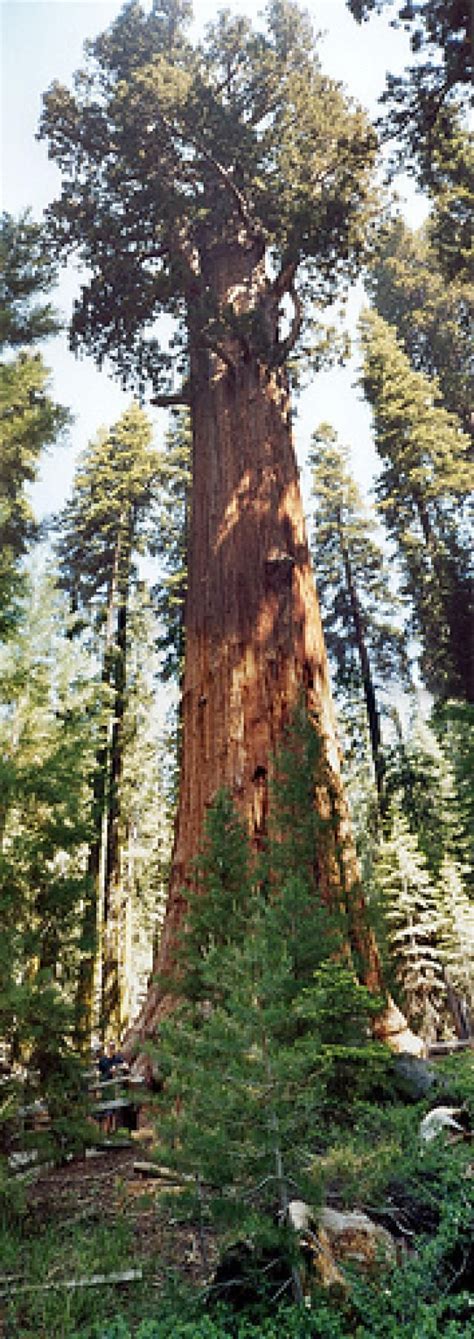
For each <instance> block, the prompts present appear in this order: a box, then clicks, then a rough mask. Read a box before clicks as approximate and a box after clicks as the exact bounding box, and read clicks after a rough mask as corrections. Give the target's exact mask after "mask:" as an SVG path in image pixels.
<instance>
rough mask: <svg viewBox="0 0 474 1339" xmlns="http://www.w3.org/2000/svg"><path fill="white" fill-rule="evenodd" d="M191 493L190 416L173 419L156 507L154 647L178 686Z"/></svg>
mask: <svg viewBox="0 0 474 1339" xmlns="http://www.w3.org/2000/svg"><path fill="white" fill-rule="evenodd" d="M190 493H191V434H190V425H189V416H188V415H187V414H185V413H184V412H181V413H180V414H176V415H175V416H174V419H173V421H172V424H171V427H170V429H169V431H168V434H167V437H166V441H165V449H164V451H163V456H162V464H161V474H160V502H159V509H158V510H159V515H158V525H157V536H156V539H155V542H154V545H153V552H154V554H155V555H156V556H157V557H158V558H159V559H160V561H161V566H162V571H161V574H160V583H159V585H158V586H157V587H156V588H155V590H154V592H153V595H154V600H155V603H156V611H157V615H158V617H159V619H160V620H161V623H162V625H163V631H162V632H161V634H160V636H159V638H158V647H159V650H160V651H161V653H162V656H163V663H162V670H161V674H162V677H163V679H164V680H165V682H168V681H169V680H170V679H172V680H175V681H176V682H178V683H179V682H180V680H181V676H182V673H183V665H184V640H185V637H184V603H185V598H186V590H187V584H188V578H187V543H188V530H189V509H190Z"/></svg>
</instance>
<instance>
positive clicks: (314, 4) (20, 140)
mask: <svg viewBox="0 0 474 1339" xmlns="http://www.w3.org/2000/svg"><path fill="white" fill-rule="evenodd" d="M222 7H224V6H223V5H222V4H214V3H212V0H197V3H195V6H194V13H195V18H196V29H200V28H202V27H204V26H205V24H206V23H208V22H209V21H210V20H212V19H213V18H214V17H215V15H216V13H217V11H218V10H219V9H220V8H222ZM227 7H228V8H229V9H231V10H232V12H234V13H239V14H249V15H250V16H252V15H255V12H256V6H255V4H251V3H248V2H247V0H229V3H228V5H227ZM261 7H263V6H259V8H261ZM121 8H122V3H121V0H0V20H1V27H0V40H1V111H0V119H1V150H0V166H1V205H2V208H3V209H6V210H8V211H9V212H10V213H13V214H18V213H19V212H20V211H21V210H23V209H26V208H28V207H30V208H31V210H32V212H33V215H34V217H35V218H40V216H41V212H42V210H43V208H44V207H45V205H46V204H47V203H48V201H49V200H51V199H53V198H54V196H55V195H56V194H57V193H58V190H59V183H60V175H59V172H58V170H57V168H56V166H55V165H54V164H52V163H50V162H49V161H48V158H47V153H46V148H45V145H44V144H43V143H41V144H40V143H38V142H37V141H36V140H35V132H36V129H37V125H38V120H39V115H40V108H41V96H42V93H43V92H44V91H45V90H46V89H47V88H48V86H49V85H50V84H51V83H52V81H53V80H55V79H58V80H59V81H60V82H62V83H66V84H69V83H70V81H71V76H72V74H73V72H74V71H75V70H76V69H77V68H78V67H79V66H80V64H81V59H82V48H83V43H84V41H85V40H86V39H87V38H90V37H94V36H95V35H96V34H97V33H98V32H101V31H102V30H103V29H104V28H105V27H107V26H108V25H109V24H110V22H111V21H112V20H113V19H114V18H115V17H116V15H117V14H118V13H119V12H120V9H121ZM306 9H307V10H308V11H309V13H310V15H311V18H312V20H313V24H314V27H315V29H316V30H322V32H323V36H322V38H321V45H320V54H321V62H322V67H323V70H324V72H325V73H327V74H329V75H331V76H332V77H334V78H336V79H338V80H340V81H341V82H342V83H343V84H344V85H345V86H346V88H347V91H348V92H349V93H350V94H351V95H352V96H353V97H354V98H355V99H357V100H358V101H360V102H361V103H363V105H364V106H365V107H366V108H367V109H368V111H369V112H370V113H371V114H375V112H376V100H377V96H378V94H379V93H380V92H381V90H382V88H383V85H384V82H385V72H386V70H387V69H390V70H391V71H392V72H393V73H396V72H397V71H399V70H400V69H401V68H402V67H403V65H404V64H405V63H406V59H407V42H406V37H405V34H404V33H400V32H394V30H393V29H392V28H391V27H390V26H389V23H388V20H387V18H386V16H383V17H379V18H375V19H373V20H372V21H371V22H370V23H369V24H366V25H364V26H363V27H362V28H359V27H358V26H357V24H356V23H355V22H354V20H353V19H352V16H351V15H350V14H349V12H348V9H347V6H346V4H345V0H309V3H308V0H307V3H306ZM421 213H422V208H421V212H420V203H419V202H418V201H416V199H415V198H414V197H413V195H410V204H409V206H408V210H407V216H408V221H409V222H412V223H413V224H416V223H418V222H419V220H420V217H421ZM77 282H78V280H77V276H76V275H75V274H74V272H73V271H72V270H71V269H69V270H68V271H67V272H65V273H64V274H63V278H62V280H61V283H60V287H59V290H58V294H57V297H56V301H57V305H58V306H59V308H60V310H61V312H62V313H63V314H64V316H65V318H67V316H68V313H69V311H70V309H71V304H72V298H73V294H74V291H75V289H76V288H77ZM357 305H358V299H357V298H356V297H355V298H354V302H353V304H352V309H353V310H354V311H356V310H357ZM43 356H44V358H45V361H46V362H47V364H48V366H49V367H50V368H51V371H52V385H53V393H54V395H55V396H56V398H57V399H58V400H59V401H60V402H61V403H62V404H65V405H67V406H69V407H70V408H71V409H72V412H73V414H74V420H75V421H74V424H73V426H72V429H71V432H70V440H69V445H68V446H65V447H61V448H55V449H54V450H52V451H51V452H50V453H49V455H48V456H47V457H46V458H45V460H44V464H43V467H42V472H41V478H40V482H39V483H38V484H37V485H36V487H35V490H34V505H35V508H36V511H37V513H38V514H40V515H43V514H45V513H48V512H50V511H55V510H57V509H58V508H59V507H60V506H61V505H62V503H63V501H64V499H65V497H66V495H67V493H68V490H69V488H70V485H71V480H72V475H73V472H74V464H75V460H76V458H77V453H78V451H79V450H82V449H83V447H84V446H85V445H86V444H87V442H88V441H90V440H91V438H92V437H94V436H95V435H96V432H97V430H98V428H99V427H100V426H101V425H102V424H104V423H105V424H110V423H112V422H114V420H116V419H117V418H118V417H119V416H120V414H121V413H122V412H123V409H124V408H125V406H126V405H127V404H128V403H129V402H130V398H131V397H130V394H124V393H123V392H122V391H121V390H120V388H119V387H118V385H117V383H116V382H114V381H113V380H112V379H111V378H110V377H109V376H107V374H106V373H105V372H99V371H98V370H97V369H96V368H95V366H94V364H93V362H92V360H91V359H90V358H87V357H83V358H81V359H76V358H74V357H73V355H72V354H71V353H70V352H69V350H68V347H67V338H66V335H64V336H61V337H58V338H56V339H55V340H52V341H49V343H45V344H44V345H43ZM355 375H356V369H355V366H354V365H352V366H349V367H347V368H345V369H342V370H341V369H338V370H334V371H333V372H328V373H322V374H320V375H319V376H318V377H316V378H315V380H314V382H313V383H312V385H311V386H310V387H309V388H308V389H307V390H305V391H304V393H303V394H302V396H301V397H300V402H299V405H298V416H297V420H296V429H295V437H296V446H297V451H298V457H299V460H300V464H302V465H304V459H305V454H306V449H307V446H308V443H309V439H310V436H311V432H312V431H313V429H314V428H315V427H316V426H317V424H318V423H319V422H320V421H321V420H322V419H325V420H328V421H330V422H332V423H333V425H334V427H335V428H336V429H337V431H338V432H339V434H340V437H341V439H342V440H343V441H345V442H347V443H348V444H349V445H351V447H352V451H353V461H354V471H355V473H356V475H357V477H358V480H359V482H360V483H361V485H362V486H364V487H367V485H368V484H369V483H370V478H371V473H372V470H373V465H374V455H373V448H372V444H371V434H370V416H369V412H368V410H367V407H366V406H365V405H364V404H363V402H362V400H361V396H360V392H359V391H356V390H355V389H354V385H353V383H354V378H355ZM155 419H156V423H157V430H158V433H159V435H161V432H162V431H163V429H164V426H165V419H164V415H162V414H155Z"/></svg>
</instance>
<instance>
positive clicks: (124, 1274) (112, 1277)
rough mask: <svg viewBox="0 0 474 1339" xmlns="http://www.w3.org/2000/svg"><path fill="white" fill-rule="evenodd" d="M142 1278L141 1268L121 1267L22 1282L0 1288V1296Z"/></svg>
mask: <svg viewBox="0 0 474 1339" xmlns="http://www.w3.org/2000/svg"><path fill="white" fill-rule="evenodd" d="M142 1278H143V1270H142V1269H123V1270H121V1271H120V1272H119V1273H114V1274H91V1275H90V1276H89V1278H81V1279H54V1281H53V1282H52V1283H22V1284H20V1285H19V1287H15V1288H0V1297H7V1296H11V1295H12V1294H13V1293H25V1292H51V1290H52V1289H53V1288H99V1287H107V1286H108V1285H109V1284H113V1285H114V1287H115V1285H116V1284H120V1283H137V1282H139V1281H140V1279H142Z"/></svg>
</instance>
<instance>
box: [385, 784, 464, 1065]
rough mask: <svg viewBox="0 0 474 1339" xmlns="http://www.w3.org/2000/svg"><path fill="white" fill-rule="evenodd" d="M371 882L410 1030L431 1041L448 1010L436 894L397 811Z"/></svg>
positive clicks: (413, 840) (421, 857) (414, 837)
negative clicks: (381, 910) (377, 896)
mask: <svg viewBox="0 0 474 1339" xmlns="http://www.w3.org/2000/svg"><path fill="white" fill-rule="evenodd" d="M375 877H376V883H377V885H378V889H379V896H380V898H381V902H382V907H383V912H384V915H385V918H386V922H387V939H388V945H389V950H390V954H391V958H392V963H393V970H394V973H395V979H396V981H398V987H399V991H400V992H401V994H400V998H401V1001H402V1006H403V1007H404V1008H405V1009H406V1012H407V1016H408V1019H409V1021H410V1023H411V1024H412V1026H414V1027H415V1028H416V1029H417V1030H418V1031H419V1032H420V1033H421V1035H422V1036H423V1037H424V1038H425V1040H426V1041H428V1042H429V1041H433V1040H435V1039H436V1036H437V1035H438V1031H439V1028H440V1026H442V1023H443V1021H444V1018H445V1016H446V1009H447V1005H446V986H445V980H444V972H443V960H442V956H441V952H440V948H439V939H440V917H439V912H438V905H437V896H436V888H435V885H434V884H433V881H432V879H431V877H430V874H429V871H428V869H427V866H426V862H425V860H424V859H423V856H422V854H421V851H420V848H419V845H418V842H417V839H416V836H415V835H414V834H413V833H412V832H411V831H410V828H409V826H408V823H407V821H406V819H405V818H404V816H403V815H402V814H401V813H400V812H398V811H397V809H396V807H394V809H393V815H392V823H391V829H390V833H389V835H388V836H387V837H386V838H385V839H384V840H383V842H382V844H381V847H380V852H379V857H378V862H377V869H376V875H375Z"/></svg>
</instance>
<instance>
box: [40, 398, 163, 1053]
mask: <svg viewBox="0 0 474 1339" xmlns="http://www.w3.org/2000/svg"><path fill="white" fill-rule="evenodd" d="M158 471H159V462H158V453H157V452H156V451H155V450H154V449H153V448H152V430H151V425H150V422H149V419H148V418H147V417H146V415H145V414H144V413H143V411H142V410H140V409H139V408H138V407H136V406H133V405H132V406H131V408H130V409H129V410H127V411H126V412H125V414H124V415H123V416H122V418H121V419H120V420H119V421H118V423H116V424H115V425H114V427H112V428H111V429H110V430H109V431H103V432H102V433H101V434H99V437H98V438H97V440H96V441H95V442H94V443H92V445H91V447H90V448H89V449H88V451H87V452H86V453H85V455H84V457H83V459H82V461H81V463H80V464H79V468H78V471H77V474H76V478H75V481H74V487H73V495H72V498H71V501H70V502H69V503H68V504H67V506H66V508H65V510H64V513H63V515H62V518H61V520H60V541H59V557H60V563H61V573H62V577H61V579H62V582H63V584H64V586H65V588H66V589H67V590H68V591H69V593H70V597H71V602H72V608H73V610H74V611H75V612H76V614H78V616H79V617H80V618H83V617H84V616H85V618H86V621H87V620H89V619H90V617H91V615H92V624H93V626H95V629H96V633H97V634H98V636H99V639H100V646H101V659H102V684H103V690H104V721H103V727H102V739H101V743H100V747H99V750H98V754H97V759H96V767H95V776H94V808H95V839H94V841H93V842H92V844H91V849H90V859H89V864H90V875H91V889H92V891H91V900H90V903H89V906H88V908H86V909H85V917H84V944H85V946H87V945H88V946H89V952H88V954H87V953H85V956H84V969H83V978H84V979H83V987H82V992H81V994H82V1005H81V1009H80V1012H81V1010H82V1013H83V1014H84V1019H85V1020H86V1029H87V1027H90V1016H91V1009H92V990H93V976H92V970H93V963H94V938H95V931H96V927H97V929H98V933H99V950H100V951H99V958H98V968H99V983H100V984H99V990H100V996H101V1009H100V1016H101V1025H102V1027H107V1028H110V1029H112V1030H113V1032H114V1033H116V1034H117V1033H120V1031H121V1027H122V1024H123V1017H122V1006H121V992H120V971H119V961H120V948H119V924H120V904H121V900H122V871H121V866H122V858H121V846H122V839H123V824H122V816H121V788H122V780H123V760H124V726H125V713H126V705H127V691H128V684H127V659H128V653H129V618H130V602H131V594H132V588H133V584H134V581H135V580H136V557H137V553H138V552H139V551H140V548H143V546H144V544H145V542H146V541H145V532H146V529H147V527H149V525H150V512H151V504H152V499H153V496H154V489H155V488H156V481H157V477H158Z"/></svg>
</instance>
